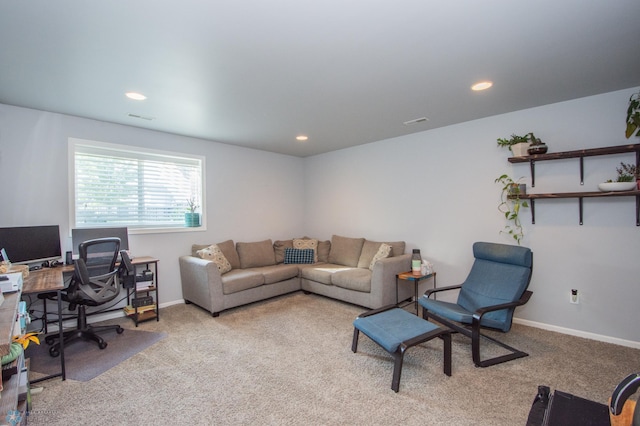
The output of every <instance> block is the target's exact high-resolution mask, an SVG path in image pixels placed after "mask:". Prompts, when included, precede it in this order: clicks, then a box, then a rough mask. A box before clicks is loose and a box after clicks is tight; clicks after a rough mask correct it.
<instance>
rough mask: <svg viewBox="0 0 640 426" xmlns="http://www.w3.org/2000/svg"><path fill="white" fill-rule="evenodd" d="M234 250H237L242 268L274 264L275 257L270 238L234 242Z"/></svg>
mask: <svg viewBox="0 0 640 426" xmlns="http://www.w3.org/2000/svg"><path fill="white" fill-rule="evenodd" d="M236 250H237V251H238V257H239V258H240V267H241V268H242V269H246V268H257V267H260V266H270V265H275V264H276V257H275V253H274V251H273V243H272V242H271V240H264V241H258V242H253V243H236Z"/></svg>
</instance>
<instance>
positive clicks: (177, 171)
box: [69, 138, 204, 232]
mask: <svg viewBox="0 0 640 426" xmlns="http://www.w3.org/2000/svg"><path fill="white" fill-rule="evenodd" d="M69 156H70V161H69V164H70V179H69V182H70V212H71V213H70V214H71V227H72V228H95V227H101V226H104V227H112V226H126V227H128V228H129V229H131V230H134V232H135V230H136V229H147V230H148V229H153V230H163V229H164V230H169V229H172V230H173V229H175V228H182V229H184V228H186V227H187V226H189V227H193V226H194V224H193V223H190V224H189V225H186V223H185V213H187V212H188V211H189V204H190V203H191V202H192V201H193V202H194V204H195V205H196V206H197V208H196V210H195V212H198V213H202V219H201V223H204V214H203V213H204V210H203V208H202V206H203V205H204V198H203V191H202V188H203V182H204V158H203V157H199V156H190V155H184V154H176V153H171V152H161V151H156V150H150V149H145V148H137V147H136V148H134V147H128V146H122V145H114V144H106V143H101V142H93V141H86V140H81V139H73V138H69ZM196 225H197V224H196Z"/></svg>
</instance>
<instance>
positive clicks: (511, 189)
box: [495, 174, 529, 245]
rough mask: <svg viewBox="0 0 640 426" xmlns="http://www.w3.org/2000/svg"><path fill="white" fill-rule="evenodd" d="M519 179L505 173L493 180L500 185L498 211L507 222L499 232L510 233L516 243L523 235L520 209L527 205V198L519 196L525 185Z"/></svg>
mask: <svg viewBox="0 0 640 426" xmlns="http://www.w3.org/2000/svg"><path fill="white" fill-rule="evenodd" d="M520 179H522V178H520ZM520 179H518V180H517V181H516V180H513V179H512V178H511V177H509V176H508V175H506V174H505V175H502V176H500V177H499V178H497V179H496V180H495V182H496V183H499V184H501V185H502V193H501V195H500V204H499V205H498V211H500V212H501V213H503V214H504V217H505V219H507V221H508V222H509V223H507V225H505V227H504V229H503V230H502V231H500V233H505V234H508V235H510V236H511V237H512V238H513V239H514V240H516V242H517V243H518V245H520V241H522V237H523V236H524V233H523V231H522V223H521V222H520V209H521V208H524V207H529V203H528V202H527V200H523V199H521V198H520V196H521V195H524V194H526V186H525V184H523V183H520Z"/></svg>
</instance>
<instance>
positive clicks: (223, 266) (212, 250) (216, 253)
mask: <svg viewBox="0 0 640 426" xmlns="http://www.w3.org/2000/svg"><path fill="white" fill-rule="evenodd" d="M196 253H197V254H198V256H200V258H202V259H206V260H211V261H212V262H213V263H215V264H216V266H217V267H218V271H220V273H221V274H224V273H225V272H229V271H230V270H231V264H230V263H229V261H228V260H227V258H226V257H224V254H222V250H220V248H219V247H218V246H217V245H215V244H213V245H211V246H209V247H206V248H203V249H202V250H198V251H197V252H196Z"/></svg>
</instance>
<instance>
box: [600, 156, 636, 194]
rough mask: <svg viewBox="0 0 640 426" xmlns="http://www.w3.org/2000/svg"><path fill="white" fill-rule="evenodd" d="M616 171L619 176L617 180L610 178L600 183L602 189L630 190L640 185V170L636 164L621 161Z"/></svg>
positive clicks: (606, 190) (605, 190)
mask: <svg viewBox="0 0 640 426" xmlns="http://www.w3.org/2000/svg"><path fill="white" fill-rule="evenodd" d="M616 172H618V177H617V178H616V180H615V181H613V180H611V179H609V180H607V181H606V182H604V183H601V184H599V185H598V189H599V190H600V191H604V192H609V191H630V190H632V189H637V188H639V187H640V171H639V170H638V167H636V166H635V165H634V164H626V163H620V167H616Z"/></svg>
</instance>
